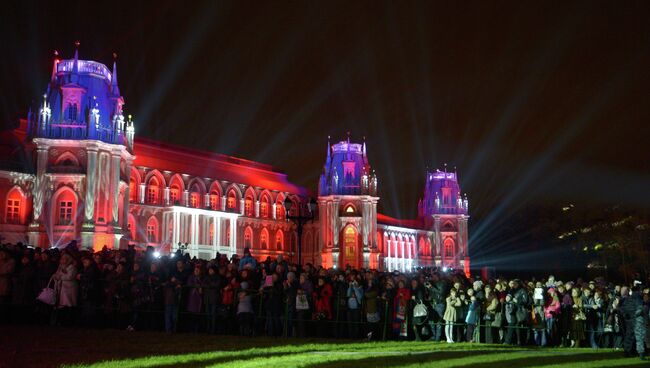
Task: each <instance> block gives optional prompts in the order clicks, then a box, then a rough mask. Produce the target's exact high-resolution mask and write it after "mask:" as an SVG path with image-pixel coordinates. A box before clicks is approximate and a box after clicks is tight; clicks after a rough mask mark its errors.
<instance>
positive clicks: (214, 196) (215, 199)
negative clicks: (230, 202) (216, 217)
mask: <svg viewBox="0 0 650 368" xmlns="http://www.w3.org/2000/svg"><path fill="white" fill-rule="evenodd" d="M210 208H212V209H213V210H218V209H219V193H218V192H217V191H214V190H213V191H212V192H211V193H210Z"/></svg>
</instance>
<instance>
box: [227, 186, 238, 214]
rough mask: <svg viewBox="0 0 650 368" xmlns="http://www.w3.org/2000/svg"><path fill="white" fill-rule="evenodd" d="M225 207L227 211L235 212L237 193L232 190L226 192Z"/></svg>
mask: <svg viewBox="0 0 650 368" xmlns="http://www.w3.org/2000/svg"><path fill="white" fill-rule="evenodd" d="M226 207H227V208H228V210H229V211H235V212H236V211H237V193H235V190H234V189H230V190H229V191H228V198H227V200H226Z"/></svg>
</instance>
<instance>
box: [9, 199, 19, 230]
mask: <svg viewBox="0 0 650 368" xmlns="http://www.w3.org/2000/svg"><path fill="white" fill-rule="evenodd" d="M6 221H7V223H8V224H18V223H20V199H11V198H10V199H8V200H7V216H6Z"/></svg>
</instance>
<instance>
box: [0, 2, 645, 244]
mask: <svg viewBox="0 0 650 368" xmlns="http://www.w3.org/2000/svg"><path fill="white" fill-rule="evenodd" d="M1 12H2V13H1V14H2V15H1V19H0V44H1V45H2V50H3V62H2V68H1V69H0V85H1V86H2V94H1V95H0V116H1V118H2V121H3V123H4V124H5V126H10V125H11V124H12V123H14V122H16V121H17V119H18V117H24V116H25V115H26V111H27V108H28V107H29V105H30V102H31V101H35V100H38V99H39V96H41V95H42V94H43V92H44V90H45V87H46V83H47V81H48V78H49V74H50V71H51V62H52V52H53V50H55V49H56V50H58V51H59V53H60V54H61V55H62V56H63V57H64V58H71V57H72V54H73V50H74V46H73V43H74V41H75V40H79V41H80V42H81V46H80V57H81V58H82V59H92V60H96V61H100V62H104V63H106V64H110V63H112V57H111V54H112V53H113V52H116V53H117V54H118V55H119V56H118V73H119V82H120V89H121V92H122V94H123V96H124V97H125V99H126V107H125V110H126V111H127V113H131V114H133V115H134V119H135V122H136V136H142V137H148V138H154V139H159V140H163V141H166V142H170V143H175V144H180V145H186V146H190V147H196V148H201V149H207V150H212V151H216V152H220V153H225V154H230V155H234V156H238V157H244V158H247V159H252V160H258V161H261V162H265V163H269V164H272V165H274V166H275V167H278V168H279V169H281V170H283V171H285V172H286V173H288V174H289V178H290V180H291V181H293V182H296V183H298V184H301V185H304V186H307V187H309V188H311V189H315V188H316V185H317V180H318V175H319V174H320V172H321V169H322V164H323V162H324V159H325V154H326V142H327V136H328V135H331V136H332V140H333V141H334V140H339V139H343V138H344V137H345V136H346V132H348V131H350V132H351V137H352V139H353V140H357V141H360V140H361V139H362V137H363V136H365V137H366V141H367V145H368V155H369V159H370V163H371V165H373V168H374V169H376V171H377V174H378V176H379V189H380V195H381V201H380V206H381V210H382V212H384V213H386V214H388V215H391V216H396V217H405V218H406V217H414V216H415V213H416V205H417V199H418V198H419V197H420V196H421V193H422V189H423V184H424V172H425V170H426V167H427V166H428V167H429V168H441V169H442V168H443V164H444V163H448V168H449V169H450V170H453V167H454V166H457V167H458V173H459V177H460V181H461V185H462V189H463V192H467V193H468V196H469V199H470V212H471V215H472V228H471V229H470V239H471V240H470V242H472V243H473V244H472V246H473V248H474V249H479V248H483V247H486V248H489V246H490V245H491V243H493V242H494V241H496V240H495V239H498V238H499V228H501V227H503V226H505V225H507V223H508V222H509V220H510V216H511V215H512V214H513V213H514V212H515V211H517V210H519V209H522V208H525V207H526V206H534V205H540V204H550V203H565V202H570V203H574V202H575V203H581V202H582V203H588V204H591V205H601V204H602V205H609V204H623V205H628V206H636V207H638V208H640V209H644V210H645V209H648V208H650V194H648V188H650V174H649V173H650V170H649V169H650V128H649V127H648V124H650V106H649V104H650V93H649V90H650V21H648V19H650V2H648V1H610V2H599V1H537V2H526V1H512V2H501V1H498V2H497V1H476V2H465V1H463V2H458V1H444V2H429V1H427V2H412V1H394V2H381V1H369V2H360V1H341V2H334V1H321V2H317V1H290V2H289V1H250V2H248V1H235V2H207V3H199V2H195V1H168V2H165V1H156V2H151V3H145V2H140V1H130V2H115V3H112V2H108V3H103V4H100V3H99V2H95V1H92V2H89V1H83V2H79V3H75V2H72V1H65V2H63V1H56V2H54V1H51V2H43V3H30V2H29V1H14V2H12V3H7V4H5V3H3V7H2V10H1ZM136 154H137V152H136Z"/></svg>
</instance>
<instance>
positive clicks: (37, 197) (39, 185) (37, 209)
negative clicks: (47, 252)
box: [32, 146, 48, 244]
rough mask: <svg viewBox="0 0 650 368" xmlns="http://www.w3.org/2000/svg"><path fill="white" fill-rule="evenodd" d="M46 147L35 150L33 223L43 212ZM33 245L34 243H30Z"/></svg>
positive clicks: (45, 183) (45, 185)
mask: <svg viewBox="0 0 650 368" xmlns="http://www.w3.org/2000/svg"><path fill="white" fill-rule="evenodd" d="M47 152H48V150H47V147H43V146H39V147H38V148H37V153H36V155H37V161H36V178H35V183H34V188H33V189H32V191H33V192H32V198H33V204H32V206H33V208H34V222H38V220H39V218H40V217H41V213H42V212H43V203H44V202H45V192H46V191H47V189H46V187H47V182H46V180H45V178H46V177H45V170H46V169H47ZM32 244H34V243H32Z"/></svg>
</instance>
